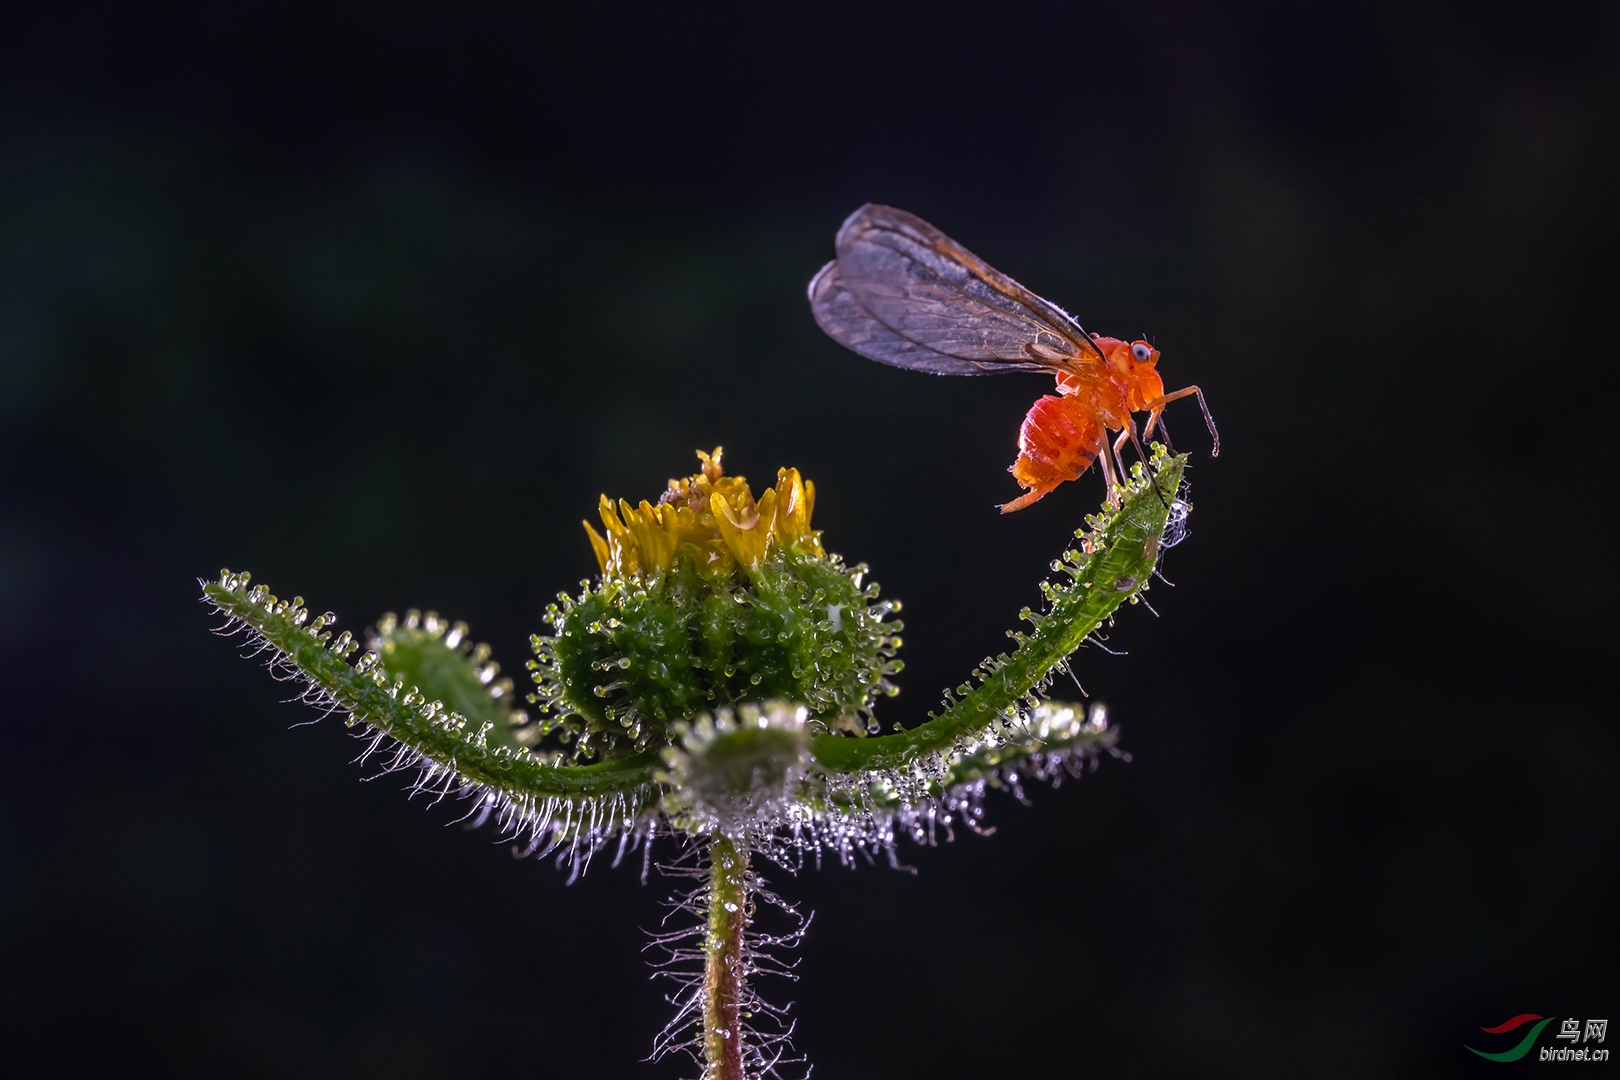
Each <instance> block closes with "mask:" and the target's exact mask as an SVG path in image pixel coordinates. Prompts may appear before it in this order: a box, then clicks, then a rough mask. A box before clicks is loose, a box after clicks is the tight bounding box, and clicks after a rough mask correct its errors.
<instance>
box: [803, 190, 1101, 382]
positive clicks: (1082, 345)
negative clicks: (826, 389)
mask: <svg viewBox="0 0 1620 1080" xmlns="http://www.w3.org/2000/svg"><path fill="white" fill-rule="evenodd" d="M837 249H838V259H837V265H838V281H839V283H840V284H841V285H842V287H843V289H844V290H845V291H846V292H847V293H848V294H849V297H850V301H849V303H848V305H846V306H848V307H850V309H851V310H854V309H858V310H860V311H862V312H864V313H865V315H866V316H868V317H870V318H871V319H874V320H876V321H877V322H878V323H880V324H881V325H882V326H884V327H886V328H887V329H888V330H890V331H892V332H893V333H895V334H897V335H899V336H900V337H902V338H904V339H905V340H907V341H909V342H912V343H913V344H915V345H917V346H918V347H919V348H920V349H923V350H927V351H929V352H933V353H937V354H939V355H941V356H946V357H950V358H952V359H955V360H958V361H962V362H964V363H966V364H970V365H973V366H974V372H975V373H977V372H981V371H982V372H994V371H1028V370H1054V369H1056V370H1064V369H1068V368H1072V367H1073V366H1074V365H1076V364H1081V363H1090V362H1094V361H1095V360H1096V359H1097V354H1096V352H1095V351H1094V350H1093V349H1092V347H1091V346H1090V344H1089V343H1088V342H1087V341H1086V337H1085V332H1084V331H1083V330H1081V329H1080V327H1079V324H1078V323H1076V322H1075V321H1074V319H1072V318H1071V317H1070V316H1069V315H1068V314H1067V313H1065V312H1064V311H1063V310H1062V309H1061V308H1058V307H1057V306H1056V305H1054V304H1051V303H1048V302H1047V301H1045V300H1043V299H1041V298H1040V297H1039V296H1036V295H1035V294H1034V293H1032V292H1030V291H1029V290H1028V289H1026V288H1024V287H1023V286H1022V285H1020V284H1018V283H1017V282H1016V281H1014V280H1013V279H1012V278H1010V277H1007V276H1006V275H1005V274H1003V273H1001V272H999V271H998V270H996V269H994V268H993V267H991V266H990V265H989V264H987V263H986V262H985V261H984V260H983V259H980V258H979V257H978V256H977V255H974V254H973V253H972V252H971V251H968V250H967V249H966V248H964V247H962V246H961V245H960V244H958V243H957V242H956V241H954V240H952V239H951V238H950V237H948V236H946V235H945V234H944V233H942V232H940V231H939V230H938V229H936V228H934V227H933V226H932V225H930V224H928V223H927V222H926V221H923V220H922V219H921V218H919V217H916V216H914V215H912V214H908V213H906V212H905V211H904V210H896V209H894V208H893V207H889V206H878V205H876V204H872V203H869V204H867V205H866V206H863V207H861V208H860V209H859V210H857V211H855V213H853V214H851V215H850V216H849V219H848V220H847V221H845V222H844V225H843V227H842V228H841V229H839V230H838V241H837ZM823 325H824V326H825V325H826V324H825V323H823ZM829 333H831V331H829ZM833 336H834V337H835V338H836V337H838V335H837V334H836V333H835V334H833ZM857 351H859V350H857ZM884 362H885V363H887V362H890V361H884ZM905 366H909V365H905Z"/></svg>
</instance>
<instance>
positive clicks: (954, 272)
mask: <svg viewBox="0 0 1620 1080" xmlns="http://www.w3.org/2000/svg"><path fill="white" fill-rule="evenodd" d="M837 249H838V257H837V258H835V259H834V260H833V261H832V262H830V263H828V264H827V265H826V266H823V267H822V268H821V272H820V273H819V274H817V275H816V276H815V279H814V280H813V281H811V282H810V308H811V310H812V311H813V312H814V313H815V316H816V322H818V323H820V324H821V328H822V329H823V330H825V331H827V333H828V334H829V335H831V337H832V339H833V340H834V341H836V342H838V343H839V344H840V345H843V346H846V347H847V348H850V349H853V350H855V351H856V352H858V353H860V354H861V355H862V356H864V357H866V358H867V359H869V360H876V361H877V362H878V363H880V364H890V365H892V366H894V367H902V368H910V369H911V370H913V371H925V372H928V373H929V374H931V375H1000V374H1003V373H1005V372H1009V371H1037V372H1047V373H1049V374H1052V375H1056V376H1057V394H1056V395H1052V394H1048V395H1046V396H1045V397H1042V398H1041V399H1040V400H1039V401H1037V402H1035V404H1034V405H1032V406H1031V407H1030V410H1029V413H1028V415H1026V416H1025V417H1024V424H1023V427H1022V428H1020V429H1019V432H1018V460H1017V461H1016V462H1014V463H1013V466H1012V469H1011V470H1010V471H1011V472H1012V474H1013V478H1014V479H1016V480H1017V481H1018V482H1019V484H1021V485H1023V487H1024V488H1025V491H1024V494H1022V495H1021V496H1019V497H1018V498H1016V499H1014V500H1013V501H1012V502H1009V503H1006V504H1004V505H1003V506H1002V507H1001V512H1002V513H1004V514H1005V513H1009V512H1011V511H1013V510H1022V509H1023V508H1024V507H1026V506H1029V505H1030V504H1031V503H1034V502H1036V501H1037V500H1039V499H1040V498H1041V497H1042V496H1044V495H1045V494H1046V493H1047V492H1049V491H1051V490H1052V489H1053V488H1055V487H1057V486H1058V485H1059V484H1061V483H1063V482H1064V481H1065V480H1075V479H1078V478H1079V477H1080V475H1081V474H1082V473H1084V472H1085V471H1086V469H1088V468H1090V467H1091V463H1092V462H1093V461H1096V460H1098V459H1099V458H1100V459H1101V461H1102V468H1103V478H1104V480H1105V482H1106V483H1107V485H1108V492H1109V498H1110V500H1112V499H1113V498H1114V497H1115V496H1114V488H1115V485H1116V484H1118V483H1120V482H1122V480H1123V478H1124V475H1125V469H1124V461H1123V459H1122V458H1121V457H1120V451H1121V450H1122V449H1124V446H1125V442H1126V440H1127V439H1130V440H1133V441H1137V452H1138V453H1141V449H1142V448H1141V443H1140V441H1139V440H1137V435H1136V422H1135V420H1133V419H1132V417H1131V414H1132V413H1137V412H1146V413H1148V414H1149V415H1148V421H1147V424H1146V426H1145V427H1144V428H1143V431H1142V435H1143V437H1146V436H1148V435H1151V434H1153V429H1154V427H1155V425H1157V426H1159V427H1160V428H1161V429H1162V428H1163V421H1162V419H1161V417H1160V413H1162V412H1163V411H1164V407H1165V406H1166V405H1168V404H1169V403H1170V402H1172V401H1175V400H1176V399H1177V398H1184V397H1187V396H1189V395H1193V396H1196V397H1197V398H1198V405H1199V407H1200V408H1201V409H1203V411H1204V422H1205V423H1206V424H1208V425H1209V433H1210V436H1211V437H1212V438H1213V439H1214V440H1215V446H1214V449H1213V451H1212V454H1219V453H1220V452H1221V439H1220V435H1219V434H1217V433H1216V431H1215V421H1214V420H1212V419H1211V418H1210V415H1209V408H1208V406H1206V405H1205V404H1204V394H1203V391H1201V390H1199V389H1198V387H1196V386H1189V387H1186V388H1185V389H1182V390H1177V391H1175V392H1174V393H1170V394H1167V393H1165V392H1164V381H1163V380H1162V379H1161V378H1160V377H1159V373H1158V371H1156V370H1155V368H1156V367H1157V365H1158V362H1159V350H1157V349H1155V348H1154V347H1153V346H1152V345H1150V344H1149V343H1148V342H1146V341H1121V340H1120V339H1118V338H1111V337H1099V336H1096V335H1093V334H1090V333H1087V332H1086V330H1084V329H1083V328H1082V327H1081V326H1080V324H1079V322H1077V321H1076V320H1075V319H1074V318H1073V316H1071V315H1069V314H1068V312H1066V311H1064V310H1063V309H1062V308H1059V307H1058V306H1057V305H1056V304H1053V303H1050V302H1048V301H1046V300H1043V299H1041V298H1040V297H1039V296H1036V295H1035V294H1034V293H1032V292H1030V291H1029V290H1028V289H1026V288H1024V287H1023V286H1022V285H1020V284H1018V282H1016V281H1014V280H1013V279H1012V278H1010V277H1008V276H1007V275H1005V274H1003V273H1001V272H1000V271H998V270H996V269H994V268H992V267H991V266H989V265H988V264H987V263H985V261H984V260H983V259H980V258H979V257H978V256H977V255H975V254H973V253H972V252H971V251H968V250H967V249H966V248H964V247H963V246H962V245H960V244H958V243H957V242H956V241H955V240H952V239H951V238H950V237H948V236H946V235H945V234H944V233H942V232H940V231H939V230H938V229H936V228H934V227H933V226H932V225H930V224H928V222H926V221H924V220H922V219H921V218H919V217H916V216H914V215H912V214H908V213H906V212H905V211H904V210H896V209H894V208H893V207H892V206H879V205H877V204H876V203H867V204H866V205H865V206H863V207H861V208H860V209H859V210H857V211H855V212H854V213H853V214H851V215H850V216H849V219H848V220H847V221H845V222H844V225H843V227H842V228H841V229H839V230H838V240H837ZM1110 431H1118V432H1119V433H1120V434H1119V437H1118V438H1117V439H1115V440H1114V442H1113V443H1112V444H1111V445H1110V443H1109V441H1108V433H1109V432H1110Z"/></svg>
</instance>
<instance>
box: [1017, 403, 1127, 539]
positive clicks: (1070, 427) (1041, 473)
mask: <svg viewBox="0 0 1620 1080" xmlns="http://www.w3.org/2000/svg"><path fill="white" fill-rule="evenodd" d="M1095 408H1096V407H1095V405H1093V404H1092V403H1091V402H1089V401H1083V400H1081V399H1079V398H1076V397H1073V396H1068V395H1065V396H1063V397H1053V396H1052V395H1047V396H1046V397H1043V398H1041V399H1040V400H1039V401H1037V402H1036V403H1035V404H1034V405H1032V406H1030V410H1029V413H1028V414H1027V415H1025V417H1024V424H1023V426H1022V427H1020V428H1019V429H1018V460H1017V461H1015V462H1013V466H1012V468H1011V469H1010V470H1008V471H1009V472H1011V473H1012V474H1013V479H1015V480H1017V481H1018V482H1019V483H1020V484H1022V485H1023V486H1024V487H1026V488H1028V489H1029V490H1028V491H1026V492H1024V494H1022V495H1020V496H1019V497H1018V498H1016V499H1014V500H1013V501H1012V502H1010V503H1005V504H1004V505H1003V506H1002V507H1001V512H1002V513H1003V514H1010V513H1012V512H1013V511H1014V510H1022V509H1023V508H1024V507H1026V506H1029V505H1030V504H1031V503H1033V502H1035V501H1037V500H1038V499H1040V498H1041V497H1042V496H1044V495H1045V494H1046V493H1047V492H1049V491H1051V490H1052V489H1053V488H1055V487H1057V486H1058V485H1059V484H1061V483H1063V482H1064V481H1066V480H1078V479H1079V478H1080V474H1081V473H1083V472H1085V471H1086V470H1087V469H1089V468H1090V467H1091V463H1092V462H1093V461H1096V460H1097V454H1098V453H1099V452H1100V451H1101V450H1102V440H1103V439H1104V438H1105V437H1106V436H1105V433H1104V432H1103V430H1102V428H1101V426H1100V425H1099V424H1098V423H1097V414H1096V411H1095Z"/></svg>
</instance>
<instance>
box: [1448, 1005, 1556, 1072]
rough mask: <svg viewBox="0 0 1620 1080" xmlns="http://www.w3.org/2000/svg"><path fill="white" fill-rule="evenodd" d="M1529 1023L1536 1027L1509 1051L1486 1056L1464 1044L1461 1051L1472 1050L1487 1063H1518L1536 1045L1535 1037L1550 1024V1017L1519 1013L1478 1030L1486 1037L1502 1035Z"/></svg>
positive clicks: (1482, 1052)
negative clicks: (1493, 1025) (1533, 1023)
mask: <svg viewBox="0 0 1620 1080" xmlns="http://www.w3.org/2000/svg"><path fill="white" fill-rule="evenodd" d="M1531 1021H1535V1023H1536V1026H1535V1027H1533V1028H1531V1029H1530V1030H1529V1032H1528V1033H1526V1035H1525V1037H1524V1038H1522V1039H1520V1040H1519V1045H1518V1046H1515V1047H1514V1048H1513V1049H1511V1050H1503V1051H1502V1052H1501V1053H1499V1054H1487V1053H1486V1052H1485V1051H1483V1050H1474V1048H1473V1047H1472V1046H1469V1045H1467V1044H1466V1043H1464V1044H1463V1049H1465V1050H1474V1053H1476V1054H1478V1055H1479V1056H1480V1057H1482V1058H1485V1059H1486V1060H1487V1061H1518V1060H1519V1059H1520V1058H1522V1057H1524V1055H1526V1054H1528V1053H1529V1052H1530V1048H1531V1047H1532V1046H1534V1045H1535V1044H1536V1036H1537V1035H1540V1034H1541V1029H1542V1028H1544V1027H1546V1026H1547V1025H1548V1024H1550V1023H1552V1017H1550V1016H1546V1017H1542V1016H1537V1015H1536V1014H1535V1013H1520V1014H1519V1015H1518V1016H1515V1017H1514V1018H1513V1019H1511V1020H1506V1021H1503V1022H1502V1023H1500V1024H1497V1025H1496V1026H1495V1027H1488V1028H1480V1029H1479V1030H1481V1031H1483V1032H1485V1034H1487V1035H1504V1034H1506V1033H1507V1032H1509V1031H1513V1030H1515V1029H1517V1028H1521V1027H1523V1026H1524V1025H1526V1024H1528V1023H1530V1022H1531Z"/></svg>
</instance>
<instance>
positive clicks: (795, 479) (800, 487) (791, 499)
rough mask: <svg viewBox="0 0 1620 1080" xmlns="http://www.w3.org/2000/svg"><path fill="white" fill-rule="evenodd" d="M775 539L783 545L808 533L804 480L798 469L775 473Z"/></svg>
mask: <svg viewBox="0 0 1620 1080" xmlns="http://www.w3.org/2000/svg"><path fill="white" fill-rule="evenodd" d="M774 528H775V530H776V538H777V540H779V541H780V542H781V543H782V544H783V545H787V544H792V543H794V542H796V541H799V540H803V539H804V538H805V536H806V535H808V534H809V532H810V516H809V514H807V513H806V512H805V498H804V480H803V478H802V477H800V476H799V470H798V469H778V470H777V471H776V522H775V525H774Z"/></svg>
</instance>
